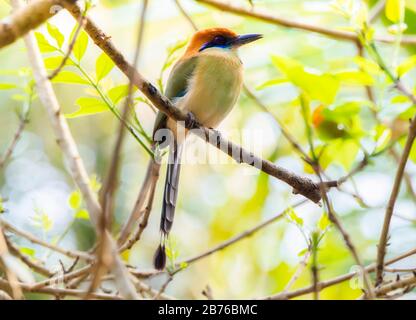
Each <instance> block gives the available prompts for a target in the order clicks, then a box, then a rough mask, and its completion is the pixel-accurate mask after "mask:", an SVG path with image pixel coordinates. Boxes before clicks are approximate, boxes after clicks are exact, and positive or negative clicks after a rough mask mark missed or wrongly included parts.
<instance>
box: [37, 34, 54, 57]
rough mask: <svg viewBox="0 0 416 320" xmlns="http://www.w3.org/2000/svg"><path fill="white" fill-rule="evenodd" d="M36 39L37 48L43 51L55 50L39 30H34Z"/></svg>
mask: <svg viewBox="0 0 416 320" xmlns="http://www.w3.org/2000/svg"><path fill="white" fill-rule="evenodd" d="M35 37H36V41H37V43H38V47H39V50H40V51H41V52H43V53H47V52H55V51H57V48H56V47H55V46H53V45H51V44H50V43H49V41H48V40H47V39H46V38H45V36H44V35H43V34H42V33H40V32H35Z"/></svg>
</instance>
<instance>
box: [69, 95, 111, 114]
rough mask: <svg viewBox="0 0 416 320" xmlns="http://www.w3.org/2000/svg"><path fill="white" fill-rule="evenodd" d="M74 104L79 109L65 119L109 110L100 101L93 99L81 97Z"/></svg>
mask: <svg viewBox="0 0 416 320" xmlns="http://www.w3.org/2000/svg"><path fill="white" fill-rule="evenodd" d="M76 104H77V105H78V106H79V109H78V110H77V111H75V112H74V113H70V114H67V115H66V117H67V118H76V117H80V116H86V115H91V114H96V113H100V112H105V111H108V110H109V109H108V107H107V105H106V104H105V103H104V102H103V101H102V100H101V99H98V98H93V97H81V98H79V99H78V100H77V101H76Z"/></svg>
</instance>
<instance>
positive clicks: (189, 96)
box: [153, 28, 262, 270]
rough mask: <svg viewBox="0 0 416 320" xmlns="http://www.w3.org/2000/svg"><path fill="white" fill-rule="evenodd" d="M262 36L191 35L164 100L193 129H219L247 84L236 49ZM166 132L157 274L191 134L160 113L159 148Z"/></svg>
mask: <svg viewBox="0 0 416 320" xmlns="http://www.w3.org/2000/svg"><path fill="white" fill-rule="evenodd" d="M261 38H262V35H261V34H244V35H238V34H237V33H235V32H234V31H232V30H230V29H227V28H209V29H204V30H199V31H197V32H195V33H194V34H193V36H192V37H191V39H190V41H189V43H188V46H187V48H186V50H185V52H184V54H183V56H182V57H181V58H179V59H178V61H177V62H176V63H175V65H174V66H173V68H172V70H171V72H170V74H169V77H168V80H167V84H166V90H165V95H166V97H167V98H168V99H169V100H170V101H171V102H172V103H173V104H174V105H175V106H176V107H177V108H179V109H181V110H182V111H184V112H187V114H188V116H190V119H189V120H190V121H189V122H188V124H190V126H192V124H195V123H197V124H200V125H202V126H204V127H207V128H215V127H217V126H218V125H219V124H220V122H221V121H222V120H223V119H224V118H225V117H226V116H227V115H228V114H229V112H230V111H231V110H232V108H233V106H234V105H235V104H236V102H237V99H238V97H239V95H240V92H241V88H242V86H243V65H242V62H241V60H240V58H239V57H238V48H240V47H241V46H242V45H245V44H248V43H251V42H253V41H256V40H259V39H261ZM187 128H188V129H189V127H188V126H187ZM165 130H169V132H170V133H171V135H170V137H171V138H170V140H171V141H169V143H168V145H169V158H168V159H169V160H168V167H167V172H166V180H165V186H164V194H163V203H162V212H161V219H160V233H161V237H160V244H159V246H158V248H157V250H156V252H155V255H154V259H153V264H154V267H155V269H158V270H163V269H164V268H165V266H166V241H167V239H168V236H169V232H170V231H171V229H172V224H173V219H174V215H175V208H176V200H177V196H178V184H179V174H180V168H181V163H180V162H181V153H182V145H183V142H184V140H185V138H186V133H187V132H188V130H186V132H185V134H179V131H178V127H177V123H176V122H175V121H174V120H173V119H170V118H168V116H167V115H166V114H164V113H162V112H159V113H158V114H157V116H156V120H155V124H154V129H153V140H154V143H155V145H159V146H162V144H163V145H166V143H161V141H163V142H166V139H167V136H166V131H165ZM160 132H163V134H159V133H160ZM162 136H164V137H165V138H164V139H162V138H161V137H162Z"/></svg>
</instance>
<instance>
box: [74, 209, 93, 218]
mask: <svg viewBox="0 0 416 320" xmlns="http://www.w3.org/2000/svg"><path fill="white" fill-rule="evenodd" d="M75 218H77V219H82V220H90V214H89V213H88V211H87V210H85V209H81V210H78V211H77V213H76V214H75Z"/></svg>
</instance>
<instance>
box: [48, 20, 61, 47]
mask: <svg viewBox="0 0 416 320" xmlns="http://www.w3.org/2000/svg"><path fill="white" fill-rule="evenodd" d="M46 27H47V29H48V32H49V34H50V35H51V37H52V38H54V39H55V41H56V44H57V45H58V47H59V48H62V44H63V43H64V40H65V38H64V36H63V34H62V33H61V32H60V31H59V29H58V28H57V27H55V26H54V25H53V24H50V23H47V24H46Z"/></svg>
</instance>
